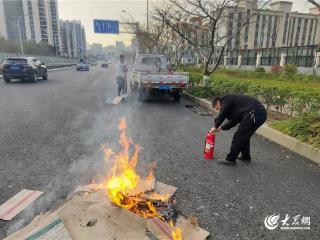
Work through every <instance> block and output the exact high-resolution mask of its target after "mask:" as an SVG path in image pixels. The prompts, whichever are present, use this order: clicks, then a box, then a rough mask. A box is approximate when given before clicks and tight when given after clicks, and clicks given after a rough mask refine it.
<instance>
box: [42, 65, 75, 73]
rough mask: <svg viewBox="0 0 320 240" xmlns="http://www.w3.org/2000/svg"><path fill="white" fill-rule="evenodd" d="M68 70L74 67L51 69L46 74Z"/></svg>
mask: <svg viewBox="0 0 320 240" xmlns="http://www.w3.org/2000/svg"><path fill="white" fill-rule="evenodd" d="M69 68H74V66H70V67H63V68H53V69H48V72H55V71H60V70H65V69H69Z"/></svg>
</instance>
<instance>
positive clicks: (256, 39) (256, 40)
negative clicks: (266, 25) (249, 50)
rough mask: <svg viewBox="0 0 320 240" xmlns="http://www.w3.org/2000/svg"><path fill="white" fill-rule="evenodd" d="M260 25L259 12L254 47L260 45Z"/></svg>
mask: <svg viewBox="0 0 320 240" xmlns="http://www.w3.org/2000/svg"><path fill="white" fill-rule="evenodd" d="M259 27H260V14H257V21H256V31H255V34H254V48H257V47H258V36H259Z"/></svg>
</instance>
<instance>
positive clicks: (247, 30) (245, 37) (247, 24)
mask: <svg viewBox="0 0 320 240" xmlns="http://www.w3.org/2000/svg"><path fill="white" fill-rule="evenodd" d="M249 25H250V9H247V19H246V28H245V30H244V43H245V44H247V43H248V39H249Z"/></svg>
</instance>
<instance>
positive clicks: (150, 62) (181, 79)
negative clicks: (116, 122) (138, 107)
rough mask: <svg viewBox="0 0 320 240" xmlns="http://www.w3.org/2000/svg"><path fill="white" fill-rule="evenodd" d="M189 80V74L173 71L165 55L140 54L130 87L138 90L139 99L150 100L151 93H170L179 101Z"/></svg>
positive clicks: (134, 67) (136, 60)
mask: <svg viewBox="0 0 320 240" xmlns="http://www.w3.org/2000/svg"><path fill="white" fill-rule="evenodd" d="M188 82H189V74H188V73H182V72H173V71H172V70H171V68H170V65H169V64H168V61H167V57H166V56H165V55H160V54H140V55H138V56H137V57H136V59H135V62H134V65H133V71H132V78H131V80H130V88H131V90H132V91H133V92H134V91H138V100H139V101H145V100H148V98H149V97H150V96H151V95H164V94H168V95H169V96H170V97H172V98H173V100H174V101H176V102H178V101H179V100H180V98H181V92H182V90H183V89H184V88H186V87H187V85H188Z"/></svg>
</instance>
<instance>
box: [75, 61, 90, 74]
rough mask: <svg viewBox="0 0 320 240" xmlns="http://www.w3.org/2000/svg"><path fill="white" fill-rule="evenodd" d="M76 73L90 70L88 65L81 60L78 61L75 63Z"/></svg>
mask: <svg viewBox="0 0 320 240" xmlns="http://www.w3.org/2000/svg"><path fill="white" fill-rule="evenodd" d="M76 69H77V71H82V70H83V71H89V70H90V66H89V63H88V62H87V61H85V60H83V59H80V61H79V62H78V63H77V66H76Z"/></svg>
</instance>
